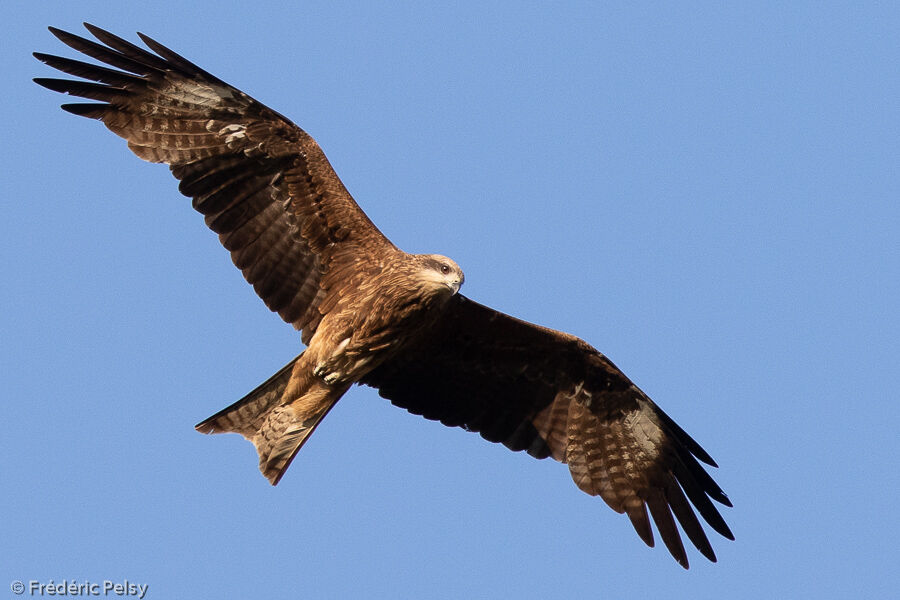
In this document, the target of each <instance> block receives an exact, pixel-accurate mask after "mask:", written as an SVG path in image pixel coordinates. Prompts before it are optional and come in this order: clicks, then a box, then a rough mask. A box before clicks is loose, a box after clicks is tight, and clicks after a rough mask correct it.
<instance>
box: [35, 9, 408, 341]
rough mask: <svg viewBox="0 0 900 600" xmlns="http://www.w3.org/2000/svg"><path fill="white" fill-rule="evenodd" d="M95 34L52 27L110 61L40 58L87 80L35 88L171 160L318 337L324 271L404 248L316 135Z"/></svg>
mask: <svg viewBox="0 0 900 600" xmlns="http://www.w3.org/2000/svg"><path fill="white" fill-rule="evenodd" d="M85 27H86V28H87V29H88V31H89V32H90V33H91V34H92V35H93V36H94V37H95V38H96V39H97V40H98V41H99V42H101V43H97V42H94V41H92V40H88V39H85V38H82V37H80V36H77V35H74V34H72V33H68V32H65V31H62V30H59V29H56V28H50V31H51V32H52V33H53V34H54V35H55V36H56V37H57V38H59V39H60V41H62V42H63V43H64V44H66V45H67V46H69V47H71V48H73V49H75V50H77V51H79V52H81V53H83V54H85V55H87V56H89V57H91V58H93V59H96V60H98V61H100V62H101V63H104V65H95V64H91V63H87V62H82V61H79V60H74V59H71V58H63V57H58V56H53V55H50V54H43V53H35V57H36V58H38V60H41V61H43V62H44V63H46V64H47V65H49V66H51V67H53V68H55V69H58V70H59V71H62V72H63V73H66V74H68V75H73V76H75V77H80V78H82V79H83V80H86V81H83V80H68V79H54V78H38V79H35V81H36V82H37V83H38V84H40V85H42V86H44V87H47V88H49V89H51V90H54V91H57V92H61V93H66V94H70V95H72V96H78V97H81V98H86V99H88V100H95V101H97V103H94V104H66V105H63V108H64V109H66V110H67V111H68V112H71V113H73V114H76V115H80V116H85V117H90V118H93V119H98V120H100V121H102V122H103V123H104V124H105V125H106V126H107V127H108V128H109V129H110V130H111V131H113V132H114V133H116V134H117V135H119V136H121V137H123V138H125V140H127V142H128V147H129V148H130V149H131V150H132V151H133V152H134V153H135V154H136V155H138V156H139V157H140V158H142V159H144V160H147V161H150V162H163V163H167V164H168V165H169V166H170V168H171V170H172V173H173V175H174V176H175V177H176V178H177V179H179V180H180V185H179V190H180V191H181V193H183V194H184V195H186V196H189V197H191V198H192V199H193V207H194V208H195V209H196V210H197V211H198V212H200V213H201V214H203V215H204V217H205V220H206V224H207V225H208V226H209V228H210V229H212V230H213V231H214V232H215V233H217V234H219V239H220V240H221V242H222V244H223V245H224V246H225V247H226V249H228V250H229V251H230V252H231V255H232V260H233V261H234V263H235V265H236V266H237V267H238V268H239V269H240V270H241V271H242V272H243V274H244V277H245V278H246V279H247V281H248V282H249V283H250V284H252V285H253V287H254V289H255V290H256V292H257V294H259V296H260V297H261V298H262V299H263V301H264V302H265V303H266V305H267V306H268V307H269V308H270V309H271V310H273V311H276V312H278V314H279V315H281V317H282V318H283V319H285V320H286V321H288V322H289V323H292V324H293V325H294V326H295V327H297V328H298V329H301V330H304V331H303V338H304V339H305V340H308V339H309V338H310V337H311V335H312V332H313V331H314V330H315V327H316V326H317V325H318V323H319V321H320V320H321V314H319V311H318V309H319V307H320V306H323V305H324V304H323V302H324V301H325V299H326V298H327V297H328V294H329V290H328V288H327V282H326V280H325V278H324V277H323V274H324V273H325V272H327V271H328V270H329V269H332V268H334V269H336V270H339V269H352V268H353V265H352V264H349V263H348V264H347V265H341V264H338V263H340V262H341V261H342V260H344V261H346V260H347V259H348V258H349V257H353V256H360V255H365V254H367V253H368V255H370V256H373V255H377V254H378V253H379V252H382V251H385V250H394V247H393V245H392V244H391V243H390V242H389V241H388V240H387V239H386V238H385V237H384V236H383V235H382V234H381V233H380V232H379V231H378V229H377V228H376V227H375V226H374V225H373V224H372V223H371V221H370V220H369V219H368V217H366V215H365V214H364V213H363V212H362V210H361V209H360V208H359V206H358V205H357V204H356V202H355V201H354V200H353V198H352V197H351V196H350V194H349V193H348V192H347V190H346V188H345V187H344V185H343V184H342V183H341V181H340V179H339V178H338V176H337V174H336V173H335V172H334V170H333V169H332V167H331V165H330V164H329V162H328V159H327V158H326V157H325V155H324V153H323V152H322V150H321V148H319V146H318V144H316V142H315V141H314V140H313V139H312V138H311V137H310V136H309V135H308V134H307V133H306V132H305V131H303V130H302V129H300V128H299V127H297V126H296V125H294V124H293V123H292V122H290V121H289V120H287V119H286V118H285V117H283V116H282V115H280V114H278V113H276V112H275V111H273V110H271V109H269V108H268V107H266V106H264V105H262V104H260V103H259V102H257V101H256V100H254V99H252V98H250V97H249V96H247V95H246V94H244V93H243V92H241V91H240V90H238V89H236V88H234V87H232V86H230V85H228V84H227V83H225V82H224V81H222V80H221V79H219V78H217V77H215V76H213V75H211V74H210V73H208V72H207V71H205V70H203V69H201V68H200V67H198V66H197V65H195V64H194V63H192V62H190V61H189V60H187V59H185V58H184V57H182V56H180V55H179V54H177V53H175V52H173V51H172V50H170V49H169V48H167V47H166V46H163V45H162V44H160V43H159V42H156V41H155V40H153V39H151V38H149V37H148V36H146V35H143V34H138V35H139V36H140V37H141V39H142V40H143V42H144V43H145V44H146V45H147V47H148V48H149V49H150V50H146V49H144V48H140V47H139V46H137V45H135V44H133V43H131V42H129V41H127V40H124V39H122V38H120V37H118V36H116V35H113V34H112V33H109V32H107V31H104V30H103V29H100V28H98V27H95V26H93V25H90V24H85ZM110 67H112V68H110ZM351 248H352V250H350V249H351ZM335 293H336V292H335Z"/></svg>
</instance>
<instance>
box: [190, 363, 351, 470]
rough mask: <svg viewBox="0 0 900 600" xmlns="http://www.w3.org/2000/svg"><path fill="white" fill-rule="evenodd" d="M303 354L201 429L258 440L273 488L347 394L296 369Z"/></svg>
mask: <svg viewBox="0 0 900 600" xmlns="http://www.w3.org/2000/svg"><path fill="white" fill-rule="evenodd" d="M302 356H303V355H302V354H301V355H300V356H298V357H296V358H294V359H293V360H292V361H291V362H289V363H288V364H287V365H285V366H284V367H282V369H281V370H280V371H278V372H277V373H275V375H273V376H272V377H270V378H269V379H268V380H267V381H266V382H265V383H263V384H262V385H260V386H259V387H257V388H256V389H255V390H253V391H252V392H250V393H249V394H247V395H246V396H244V397H243V398H241V399H240V400H238V401H237V402H235V403H234V404H232V405H231V406H229V407H228V408H225V409H223V410H221V411H219V412H217V413H216V414H214V415H213V416H211V417H210V418H208V419H206V420H205V421H203V422H201V423H199V424H197V425H196V426H195V429H197V431H199V432H200V433H225V432H234V433H239V434H241V435H242V436H244V437H245V438H247V439H248V440H250V441H251V442H253V445H254V446H256V451H257V453H258V454H259V470H260V471H262V473H263V475H265V476H266V478H267V479H268V480H269V482H270V483H271V484H272V485H276V484H277V483H278V482H279V481H280V480H281V477H282V476H283V475H284V472H285V471H286V470H287V468H288V466H290V464H291V461H292V460H293V459H294V456H296V455H297V452H298V451H299V450H300V448H301V447H302V446H303V444H304V442H306V439H307V438H308V437H309V436H310V435H311V434H312V433H313V431H315V429H316V427H317V426H318V424H319V423H320V422H321V421H322V419H323V418H324V417H325V415H326V414H328V411H329V410H331V407H332V406H334V404H335V403H336V402H337V401H338V400H339V399H340V397H341V396H342V395H343V394H344V392H345V391H346V387H343V388H340V389H337V388H333V387H331V386H329V385H327V384H325V382H323V381H322V380H320V379H319V378H317V377H313V376H312V375H311V374H310V373H309V370H308V369H306V368H304V367H303V365H302V364H301V365H300V366H299V368H297V369H295V366H297V362H298V360H299V359H300V358H301V357H302ZM295 371H297V372H296V373H295Z"/></svg>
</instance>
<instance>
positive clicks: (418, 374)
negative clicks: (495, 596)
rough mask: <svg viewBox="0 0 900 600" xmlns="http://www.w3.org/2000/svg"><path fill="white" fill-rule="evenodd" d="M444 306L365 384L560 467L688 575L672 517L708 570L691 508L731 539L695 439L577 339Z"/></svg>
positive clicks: (706, 548)
mask: <svg viewBox="0 0 900 600" xmlns="http://www.w3.org/2000/svg"><path fill="white" fill-rule="evenodd" d="M450 302H451V304H450V305H449V307H448V309H447V311H446V313H445V314H444V315H442V318H441V320H440V322H439V323H438V324H437V325H436V329H435V330H434V331H433V332H431V333H430V334H429V335H428V336H427V339H425V341H423V342H422V343H421V345H419V346H416V347H414V348H411V349H410V350H409V351H407V352H405V353H403V354H401V355H400V356H397V357H395V358H394V359H393V360H390V361H389V362H387V363H385V364H383V365H382V366H380V367H379V368H377V369H375V370H374V371H372V372H371V373H370V374H369V375H368V376H367V377H365V378H364V379H363V381H362V383H365V384H367V385H371V386H373V387H376V388H378V390H379V393H380V394H381V395H382V396H383V397H385V398H388V399H389V400H391V402H392V403H393V404H395V405H397V406H400V407H402V408H405V409H407V410H409V411H410V412H412V413H414V414H418V415H422V416H424V417H425V418H427V419H434V420H438V421H440V422H441V423H443V424H445V425H449V426H458V427H462V428H464V429H466V430H468V431H475V432H478V433H480V434H481V435H482V437H484V438H485V439H487V440H488V441H491V442H499V443H502V444H504V445H506V446H507V447H508V448H510V449H512V450H526V451H527V452H528V453H529V454H531V455H532V456H535V457H537V458H545V457H547V456H552V457H553V458H555V459H556V460H559V461H562V462H565V463H568V465H569V470H570V472H571V474H572V477H573V479H574V480H575V483H576V484H577V485H578V487H579V488H581V489H582V490H584V491H585V492H587V493H588V494H591V495H599V496H601V497H602V498H603V499H604V500H605V501H606V502H607V503H608V504H609V505H610V506H611V507H612V508H613V509H614V510H616V511H617V512H620V513H623V512H624V513H626V514H627V515H628V517H629V518H630V519H631V523H632V524H633V525H634V528H635V530H636V531H637V533H638V534H639V535H640V537H641V539H643V540H644V541H645V542H646V543H647V544H648V545H650V546H652V545H653V533H652V531H651V527H650V520H649V519H650V518H651V517H652V519H653V521H654V522H655V523H656V527H657V529H658V530H659V533H660V537H662V540H663V542H664V543H665V544H666V546H667V547H668V549H669V551H670V552H671V553H672V556H674V557H675V559H676V560H677V561H678V562H679V563H680V564H681V565H682V566H684V567H685V568H687V566H688V559H687V555H686V553H685V550H684V547H683V545H682V543H681V536H680V534H679V532H678V528H677V526H676V519H677V521H678V522H679V523H680V524H681V527H682V529H683V530H684V532H685V533H686V534H687V536H688V538H689V539H690V540H691V541H692V542H693V544H694V545H695V546H696V547H697V549H698V550H700V552H701V553H702V554H703V555H704V556H706V557H707V558H708V559H710V560H712V561H715V554H714V552H713V550H712V547H711V545H710V543H709V540H708V539H707V537H706V534H705V532H704V530H703V527H702V526H701V525H700V522H699V521H698V519H697V517H696V515H695V513H694V510H693V509H692V508H691V504H693V505H694V507H696V509H697V510H698V511H699V513H700V515H701V516H702V517H703V518H704V519H705V520H706V521H707V523H709V524H710V526H712V528H713V529H715V530H716V531H717V532H719V533H720V534H722V535H723V536H725V537H727V538H729V539H734V537H733V535H732V534H731V531H730V530H729V529H728V526H727V525H726V524H725V521H724V520H723V519H722V516H721V515H720V514H719V512H718V510H717V509H716V508H715V505H714V504H713V503H712V502H711V501H710V499H713V500H716V501H718V502H720V503H722V504H724V505H726V506H731V503H730V502H729V500H728V498H727V497H726V496H725V494H724V493H723V492H722V490H721V489H720V488H719V486H718V485H717V484H716V483H715V482H714V481H713V480H712V478H711V477H710V476H709V474H707V472H706V471H705V470H704V469H703V467H702V466H701V465H700V463H699V462H698V460H699V461H702V462H705V463H707V464H709V465H712V466H716V465H715V462H713V460H712V458H710V456H709V455H708V454H707V453H706V452H705V451H704V450H703V449H702V448H701V447H700V445H699V444H697V442H695V441H694V440H693V439H692V438H691V437H690V436H689V435H688V434H687V433H685V431H684V430H683V429H681V427H679V426H678V425H677V424H676V423H675V422H674V421H672V419H670V418H669V417H668V416H667V415H666V414H665V413H664V412H663V411H662V410H661V409H660V408H659V407H657V406H656V404H654V403H653V402H652V401H651V400H650V399H649V398H648V397H647V396H646V395H645V394H644V393H643V392H642V391H641V390H640V389H638V388H637V387H636V386H635V385H634V384H633V383H632V382H631V381H630V380H629V379H628V378H627V377H626V376H625V375H624V374H623V373H622V372H621V371H620V370H619V369H618V368H616V366H615V365H614V364H613V363H612V362H610V361H609V360H608V359H607V358H606V357H605V356H603V355H602V354H600V353H599V352H597V351H596V350H595V349H594V348H592V347H591V346H590V345H588V344H587V343H585V342H584V341H582V340H580V339H578V338H576V337H574V336H571V335H568V334H565V333H561V332H558V331H554V330H552V329H547V328H544V327H540V326H538V325H533V324H531V323H526V322H524V321H520V320H518V319H515V318H513V317H510V316H508V315H505V314H503V313H500V312H497V311H495V310H493V309H490V308H488V307H485V306H482V305H480V304H477V303H476V302H473V301H471V300H469V299H468V298H465V297H463V296H461V295H457V296H455V297H454V298H453V299H452V300H451V301H450ZM648 509H649V517H648ZM673 514H674V518H673Z"/></svg>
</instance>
